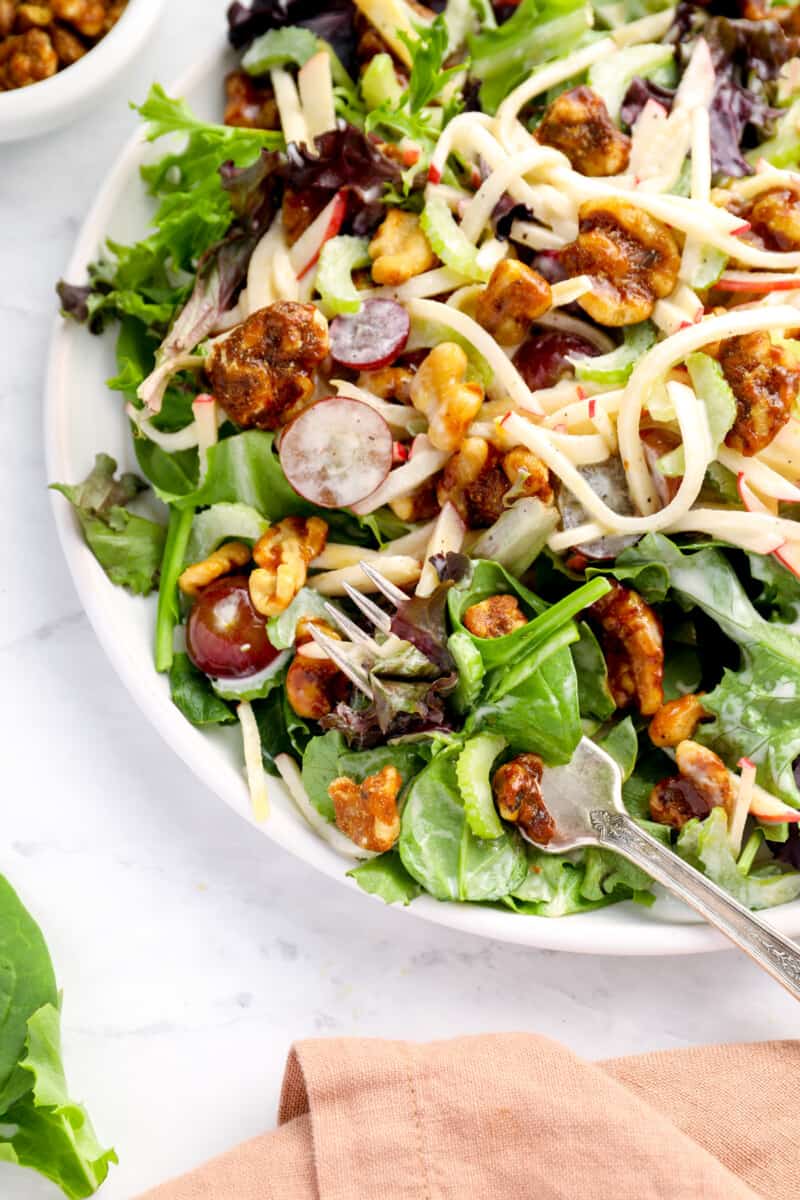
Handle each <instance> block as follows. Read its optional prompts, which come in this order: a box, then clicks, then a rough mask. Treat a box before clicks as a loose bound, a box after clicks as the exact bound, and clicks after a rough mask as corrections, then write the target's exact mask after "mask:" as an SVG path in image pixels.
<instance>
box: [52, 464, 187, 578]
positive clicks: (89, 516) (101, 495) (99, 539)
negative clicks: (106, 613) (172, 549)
mask: <svg viewBox="0 0 800 1200" xmlns="http://www.w3.org/2000/svg"><path fill="white" fill-rule="evenodd" d="M116 470H117V464H116V462H115V461H114V459H113V458H111V457H110V456H109V455H108V454H98V455H97V456H96V458H95V463H94V467H93V468H92V470H91V472H90V473H89V475H87V477H86V479H84V481H83V483H78V484H66V483H54V484H52V485H51V486H52V488H53V489H54V490H55V491H57V492H61V494H62V495H63V496H66V498H67V500H69V502H70V504H71V505H72V507H73V508H74V509H75V513H76V515H77V517H78V520H79V521H80V523H81V527H82V529H83V534H84V537H85V538H86V542H87V545H88V546H89V549H90V550H91V551H92V553H93V554H94V556H95V558H96V559H97V561H98V562H99V563H100V566H101V567H102V568H103V570H104V571H105V573H106V575H108V577H109V579H110V580H111V582H112V583H116V584H119V585H120V586H121V587H126V588H128V589H129V590H130V591H131V592H135V593H136V594H138V595H142V596H146V595H147V594H148V592H150V591H152V589H153V588H154V586H155V584H156V580H157V578H158V572H159V567H160V566H161V557H162V554H163V551H164V543H165V540H166V536H167V531H166V529H165V528H164V526H163V525H159V524H157V523H156V522H155V521H148V520H147V519H146V518H145V517H140V516H139V515H138V513H132V512H130V511H129V510H128V508H127V505H128V504H129V503H130V502H131V500H134V499H135V498H136V496H137V495H138V494H139V492H140V491H142V490H143V488H144V487H145V486H146V485H145V484H144V483H143V482H142V480H141V479H139V478H138V476H136V475H131V474H130V473H126V474H124V475H121V476H120V477H119V479H117V477H116Z"/></svg>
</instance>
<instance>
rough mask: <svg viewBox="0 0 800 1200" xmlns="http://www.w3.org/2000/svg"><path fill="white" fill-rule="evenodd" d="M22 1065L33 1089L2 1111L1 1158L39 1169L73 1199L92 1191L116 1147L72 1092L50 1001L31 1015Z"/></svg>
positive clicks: (113, 1158) (56, 1014)
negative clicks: (100, 1136)
mask: <svg viewBox="0 0 800 1200" xmlns="http://www.w3.org/2000/svg"><path fill="white" fill-rule="evenodd" d="M20 1066H21V1067H22V1069H23V1070H24V1071H26V1072H28V1073H29V1075H30V1077H31V1080H32V1087H31V1091H30V1092H28V1093H26V1095H25V1096H23V1097H22V1099H20V1100H18V1101H17V1103H16V1104H14V1105H12V1106H11V1108H9V1109H8V1111H7V1112H5V1113H3V1114H0V1121H2V1124H1V1125H0V1129H7V1130H8V1131H9V1132H8V1133H3V1132H0V1161H2V1160H5V1161H6V1162H12V1163H17V1164H18V1165H19V1166H21V1167H30V1168H31V1169H32V1170H35V1171H38V1172H39V1174H41V1175H44V1176H45V1177H46V1178H47V1179H51V1180H52V1181H53V1183H56V1184H58V1186H59V1187H60V1188H61V1190H62V1191H63V1192H64V1194H65V1195H66V1196H68V1197H70V1200H81V1198H82V1197H85V1196H92V1195H94V1193H95V1192H96V1191H97V1189H98V1188H99V1187H100V1186H101V1184H102V1183H103V1182H104V1180H105V1178H106V1176H107V1175H108V1168H109V1165H110V1164H111V1163H115V1162H117V1161H118V1160H117V1156H116V1154H115V1153H114V1151H113V1150H104V1149H103V1147H102V1146H101V1145H100V1143H99V1142H98V1140H97V1136H96V1134H95V1132H94V1129H93V1127H92V1123H91V1121H90V1120H89V1114H88V1113H87V1112H86V1109H85V1108H84V1107H83V1105H81V1104H77V1103H75V1101H73V1100H71V1099H70V1097H69V1092H68V1090H67V1081H66V1078H65V1075H64V1067H63V1065H62V1061H61V1018H60V1016H59V1012H58V1009H57V1008H56V1007H55V1005H53V1004H45V1005H44V1006H43V1007H42V1008H40V1009H38V1010H37V1011H36V1012H35V1013H34V1014H33V1015H32V1016H31V1017H30V1018H29V1020H28V1039H27V1042H26V1054H25V1057H24V1058H23V1059H22V1060H21V1062H20Z"/></svg>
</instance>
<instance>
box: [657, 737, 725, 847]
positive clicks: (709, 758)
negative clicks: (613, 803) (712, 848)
mask: <svg viewBox="0 0 800 1200" xmlns="http://www.w3.org/2000/svg"><path fill="white" fill-rule="evenodd" d="M675 761H676V762H677V764H678V770H679V772H680V774H679V775H674V776H670V778H669V779H662V780H661V782H660V783H657V784H656V786H655V787H654V788H653V790H652V792H651V793H650V815H651V816H652V818H653V820H654V821H658V822H659V823H660V824H661V825H671V826H672V827H673V828H674V829H681V828H682V827H683V826H684V825H685V824H686V822H687V821H689V820H691V818H692V817H700V818H703V817H706V816H708V814H709V813H710V811H711V809H712V808H718V807H721V808H724V809H725V812H726V814H727V816H728V820H729V821H730V819H731V816H732V814H733V810H734V807H735V796H734V794H733V785H732V784H731V780H730V776H729V774H728V771H727V769H726V767H725V764H724V762H723V761H722V759H721V758H720V757H719V756H718V755H716V754H715V753H714V752H713V750H709V749H708V747H707V746H700V745H698V743H697V742H692V741H689V740H685V741H682V742H680V743H679V744H678V747H677V749H676V751H675Z"/></svg>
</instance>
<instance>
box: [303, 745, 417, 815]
mask: <svg viewBox="0 0 800 1200" xmlns="http://www.w3.org/2000/svg"><path fill="white" fill-rule="evenodd" d="M426 757H427V751H426V747H425V746H424V745H422V744H409V745H399V746H376V747H375V748H374V749H372V750H349V749H348V747H347V743H346V742H345V740H344V737H343V736H342V734H341V733H339V731H338V730H334V729H330V730H328V732H327V733H324V734H322V735H321V736H320V737H315V738H312V739H311V741H310V742H309V743H308V745H307V747H306V750H305V754H304V755H303V771H302V774H303V786H304V788H305V789H306V791H307V792H308V796H309V799H310V800H311V803H312V804H313V805H314V806H315V807H316V808H317V809H318V810H319V812H320V813H321V814H322V815H323V817H327V819H328V820H329V821H332V820H333V819H334V809H333V801H332V800H331V798H330V796H329V795H328V785H329V784H330V783H331V781H332V780H334V779H337V778H338V777H339V776H340V775H346V776H347V777H348V778H349V779H352V780H354V781H355V782H356V783H363V782H364V780H365V779H366V778H367V776H368V775H377V773H378V772H379V771H382V770H383V768H384V767H387V766H392V767H396V768H397V770H398V771H399V772H400V775H401V777H402V780H403V787H406V786H407V785H408V783H409V782H410V781H411V779H413V777H414V776H415V775H416V774H417V772H418V771H420V770H421V769H422V767H423V766H424V765H425V760H426Z"/></svg>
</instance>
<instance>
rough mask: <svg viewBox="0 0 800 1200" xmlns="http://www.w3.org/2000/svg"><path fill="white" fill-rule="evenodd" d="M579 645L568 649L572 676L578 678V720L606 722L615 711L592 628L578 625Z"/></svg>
mask: <svg viewBox="0 0 800 1200" xmlns="http://www.w3.org/2000/svg"><path fill="white" fill-rule="evenodd" d="M578 630H579V631H580V635H581V636H580V641H577V642H573V644H572V645H571V646H570V652H571V654H572V661H573V663H574V664H575V674H576V676H577V678H578V695H579V697H580V707H581V716H582V717H590V718H594V719H595V720H597V721H607V720H608V718H609V717H611V716H613V715H614V713H615V712H616V711H617V705H616V702H615V700H614V697H613V696H612V695H611V688H610V687H609V683H608V668H607V667H606V660H605V657H604V656H603V651H602V650H601V649H600V643H599V642H598V640H597V638H596V637H595V635H594V631H593V630H592V628H591V626H589V625H587V624H586V622H585V621H580V622H579V624H578Z"/></svg>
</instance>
